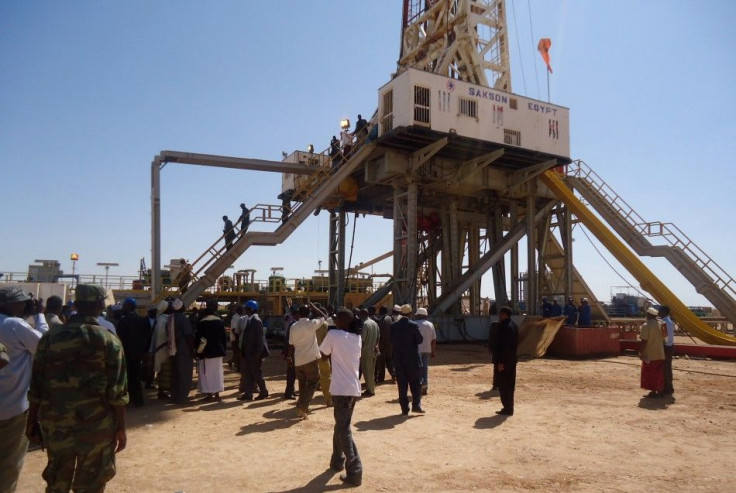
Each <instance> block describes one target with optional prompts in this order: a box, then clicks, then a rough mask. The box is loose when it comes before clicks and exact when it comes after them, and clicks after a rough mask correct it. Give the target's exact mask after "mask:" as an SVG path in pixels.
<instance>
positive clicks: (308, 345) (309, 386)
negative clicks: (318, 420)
mask: <svg viewBox="0 0 736 493" xmlns="http://www.w3.org/2000/svg"><path fill="white" fill-rule="evenodd" d="M324 321H325V319H324V318H322V317H319V318H315V319H314V320H309V307H307V306H300V307H299V320H297V321H296V322H294V323H293V324H292V326H291V328H290V329H289V356H288V358H287V361H288V362H289V363H291V362H293V363H294V368H295V370H296V379H297V381H298V382H299V399H298V400H297V401H296V414H297V416H298V417H299V418H301V419H307V412H308V411H309V402H310V401H311V400H312V396H314V391H315V390H316V389H317V384H318V383H319V365H318V364H317V361H318V360H319V359H320V357H321V355H320V352H319V346H318V345H317V329H319V328H320V327H321V326H322V323H323V322H324Z"/></svg>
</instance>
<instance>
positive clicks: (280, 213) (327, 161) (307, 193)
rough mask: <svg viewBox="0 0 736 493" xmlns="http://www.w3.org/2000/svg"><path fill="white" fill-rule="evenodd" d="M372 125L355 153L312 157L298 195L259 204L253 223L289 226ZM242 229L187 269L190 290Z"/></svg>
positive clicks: (224, 236) (221, 239) (299, 181)
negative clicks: (310, 170) (289, 222)
mask: <svg viewBox="0 0 736 493" xmlns="http://www.w3.org/2000/svg"><path fill="white" fill-rule="evenodd" d="M372 125H375V123H369V124H368V125H367V126H366V127H365V128H364V129H363V130H362V131H361V132H360V134H357V135H354V136H353V138H352V140H351V144H352V145H351V150H350V152H349V153H347V154H345V153H344V151H343V150H342V149H341V150H340V152H338V153H334V155H333V153H332V152H331V151H332V147H331V146H330V147H328V148H327V149H325V150H324V151H322V152H320V153H309V158H308V160H307V164H306V165H305V166H306V167H308V168H311V169H313V171H312V173H310V174H308V175H304V176H300V177H297V178H295V182H294V186H295V189H294V192H293V193H292V194H291V195H290V196H288V197H287V198H286V199H285V201H284V204H283V205H272V204H258V205H256V206H254V207H253V208H251V209H249V213H250V215H251V218H250V222H251V223H253V222H265V223H278V222H281V223H282V225H283V224H285V223H286V222H287V220H288V218H289V217H291V216H292V215H294V214H295V213H296V212H298V211H299V210H300V209H301V207H303V206H304V203H305V202H307V201H308V200H309V199H310V198H311V197H312V196H313V195H314V194H315V193H316V192H317V191H318V190H319V188H320V186H321V185H322V184H323V183H325V182H326V181H328V180H329V179H330V178H331V175H332V174H334V173H335V172H336V171H337V170H338V169H339V168H340V167H341V166H343V165H345V164H346V163H347V162H348V161H349V160H350V158H351V156H352V155H354V154H355V153H356V152H357V150H358V149H359V148H360V147H361V146H362V145H365V144H367V143H368V141H369V139H370V130H371V127H372ZM254 213H255V214H254ZM240 225H241V223H240V222H239V221H238V222H236V223H235V224H234V225H233V227H232V229H231V230H229V231H226V232H223V234H222V235H221V236H220V237H219V238H217V239H216V240H215V241H214V242H213V243H212V244H211V245H210V246H209V247H208V248H207V249H206V250H205V251H204V252H203V253H202V254H201V255H200V256H199V257H197V258H196V259H195V260H194V261H193V262H191V263H190V264H188V265H187V266H186V267H185V269H187V270H188V271H189V279H188V282H187V283H186V284H187V286H189V285H192V284H194V283H195V282H197V281H199V280H200V279H201V276H202V275H203V273H204V272H206V271H207V270H208V269H209V267H210V266H211V265H213V264H214V262H216V261H217V260H219V259H220V258H221V257H222V255H223V254H224V253H225V252H227V250H228V241H227V237H228V236H229V235H230V234H233V235H234V236H235V237H234V238H233V240H232V244H235V242H237V241H238V240H239V238H240V237H242V236H243V234H244V232H243V231H241V228H240ZM178 279H179V277H177V279H174V280H172V285H173V286H172V287H174V288H175V289H177V290H180V289H179V286H177V280H178ZM182 289H184V286H182ZM209 289H211V288H209ZM162 296H163V293H161V294H159V295H158V296H157V297H156V300H159V299H163V298H162Z"/></svg>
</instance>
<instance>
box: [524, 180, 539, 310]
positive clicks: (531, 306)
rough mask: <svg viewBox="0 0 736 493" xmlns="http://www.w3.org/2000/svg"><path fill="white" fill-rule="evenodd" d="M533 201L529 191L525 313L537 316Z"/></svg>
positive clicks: (535, 227)
mask: <svg viewBox="0 0 736 493" xmlns="http://www.w3.org/2000/svg"><path fill="white" fill-rule="evenodd" d="M535 200H536V199H535V197H534V192H533V191H532V190H530V192H529V195H528V196H527V198H526V227H527V237H526V240H527V247H526V253H527V256H526V261H527V267H526V279H527V288H526V312H527V313H528V314H531V315H537V255H536V244H537V224H536V222H535V221H534V215H535Z"/></svg>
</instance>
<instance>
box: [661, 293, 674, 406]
mask: <svg viewBox="0 0 736 493" xmlns="http://www.w3.org/2000/svg"><path fill="white" fill-rule="evenodd" d="M659 318H660V321H661V322H662V323H663V324H664V325H665V329H666V331H667V337H665V339H664V390H663V391H662V394H663V395H672V394H674V393H675V388H674V386H673V385H672V356H673V355H674V354H675V322H673V321H672V319H671V318H670V307H668V306H661V307H659Z"/></svg>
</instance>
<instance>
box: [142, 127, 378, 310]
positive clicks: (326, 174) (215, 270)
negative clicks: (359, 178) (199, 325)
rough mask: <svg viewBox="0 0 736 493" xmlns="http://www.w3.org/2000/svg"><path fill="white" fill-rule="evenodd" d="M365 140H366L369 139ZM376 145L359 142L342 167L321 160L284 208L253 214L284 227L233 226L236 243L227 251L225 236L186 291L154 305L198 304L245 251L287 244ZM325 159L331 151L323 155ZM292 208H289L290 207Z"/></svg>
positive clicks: (200, 260)
mask: <svg viewBox="0 0 736 493" xmlns="http://www.w3.org/2000/svg"><path fill="white" fill-rule="evenodd" d="M363 140H366V139H365V138H364V139H363ZM374 149H375V144H373V143H366V142H362V141H359V142H358V143H357V144H356V145H354V146H353V152H352V153H351V154H350V155H349V156H347V158H344V159H345V162H343V163H342V164H341V165H340V166H339V167H338V166H332V165H331V164H332V163H331V160H330V158H329V157H326V158H325V159H324V160H320V161H321V162H323V163H325V164H322V165H318V166H315V169H314V171H313V173H311V174H309V175H305V176H303V177H299V178H300V179H297V180H296V183H295V190H294V193H293V194H292V195H291V196H290V197H289V199H290V200H288V201H287V200H285V201H284V204H282V205H281V206H279V205H269V204H258V205H256V206H255V207H253V208H252V209H250V211H251V224H252V223H254V222H265V223H279V222H280V223H281V224H280V225H279V226H278V227H277V228H276V230H275V231H272V232H261V231H248V232H246V233H242V232H241V231H240V229H239V224H236V225H234V226H233V229H232V233H234V234H235V240H234V241H233V242H232V245H231V246H230V248H229V249H228V248H227V242H226V237H227V236H228V233H230V232H226V233H223V234H222V236H220V237H219V238H217V239H216V240H215V241H214V242H213V243H212V244H211V245H210V246H209V247H208V248H207V249H206V250H205V251H204V252H203V253H202V254H201V255H199V257H197V258H196V259H195V260H194V261H193V262H192V263H191V282H190V284H189V285H188V286H187V287H185V288H184V289H179V288H178V287H175V289H174V290H173V291H162V292H161V293H159V294H158V295H157V296H156V297H155V299H154V300H153V303H154V304H155V303H156V302H157V301H160V300H161V299H164V298H165V297H168V296H175V297H179V298H181V300H182V301H183V302H184V305H185V306H186V305H189V304H191V303H193V302H195V301H196V300H197V298H198V297H199V296H200V295H202V293H204V292H205V291H206V290H207V289H209V288H211V287H212V286H214V285H215V283H216V282H217V279H218V278H219V277H220V276H222V275H223V274H224V273H225V271H226V270H227V269H228V268H229V267H230V266H231V265H232V264H233V263H234V262H235V261H236V260H237V259H238V258H239V257H240V256H241V255H243V253H245V251H246V250H247V249H248V248H250V247H251V246H254V245H259V246H274V245H278V244H281V243H283V242H284V241H285V240H286V239H287V238H288V237H289V236H290V235H291V233H293V232H294V231H295V230H296V229H297V228H298V227H299V225H301V224H302V223H303V222H304V221H305V220H306V219H307V218H308V217H309V216H310V215H311V214H312V212H314V211H315V210H316V209H317V208H319V207H320V206H321V204H322V203H323V202H324V201H325V200H326V199H327V198H328V197H329V196H330V195H331V194H333V193H334V192H336V191H337V188H338V187H339V186H340V183H342V182H343V180H345V179H346V178H348V177H349V176H350V175H351V174H352V173H353V171H355V170H356V169H357V168H358V167H359V166H360V165H361V164H362V163H363V162H364V161H365V160H366V159H367V158H368V157H369V156H370V155H371V153H372V152H373V150H374ZM323 154H324V155H325V156H326V154H327V151H325V152H324V153H323ZM287 204H288V205H287Z"/></svg>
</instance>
